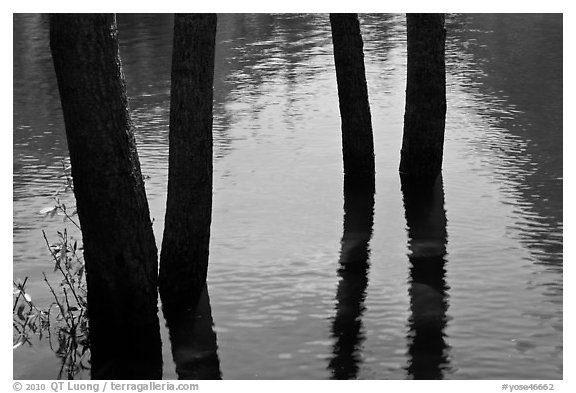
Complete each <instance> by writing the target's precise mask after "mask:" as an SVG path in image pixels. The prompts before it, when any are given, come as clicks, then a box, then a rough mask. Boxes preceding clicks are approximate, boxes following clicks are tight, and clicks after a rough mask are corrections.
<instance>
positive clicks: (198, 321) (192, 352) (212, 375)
mask: <svg viewBox="0 0 576 393" xmlns="http://www.w3.org/2000/svg"><path fill="white" fill-rule="evenodd" d="M187 304H188V303H187ZM190 304H195V306H194V307H192V308H179V307H163V312H164V318H165V319H166V324H167V326H168V331H169V333H170V343H171V344H172V358H173V360H174V363H175V364H176V374H178V379H222V372H221V371H220V359H219V358H218V343H217V340H216V333H215V332H214V329H213V326H214V321H213V320H212V309H211V307H210V297H209V295H208V287H207V286H206V285H205V286H204V289H203V290H202V292H201V294H200V296H199V297H198V298H196V299H193V301H191V302H190Z"/></svg>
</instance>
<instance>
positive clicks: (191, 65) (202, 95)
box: [160, 14, 216, 307]
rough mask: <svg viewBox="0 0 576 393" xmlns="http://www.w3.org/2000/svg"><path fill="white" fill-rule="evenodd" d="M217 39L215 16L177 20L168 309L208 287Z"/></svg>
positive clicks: (165, 249) (165, 268)
mask: <svg viewBox="0 0 576 393" xmlns="http://www.w3.org/2000/svg"><path fill="white" fill-rule="evenodd" d="M215 40H216V15H215V14H182V15H180V14H177V15H176V16H175V20H174V47H173V54H172V90H171V102H170V137H169V145H170V159H169V173H168V199H167V203H166V221H165V224H164V237H163V240H162V252H161V256H160V295H161V298H162V302H163V304H164V307H166V306H167V305H169V306H172V305H188V306H193V303H194V299H197V298H198V296H199V295H200V292H201V291H202V289H203V288H204V284H205V282H206V274H207V270H208V251H209V243H210V223H211V219H212V94H213V92H212V91H213V82H214V51H215Z"/></svg>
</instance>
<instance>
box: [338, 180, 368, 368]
mask: <svg viewBox="0 0 576 393" xmlns="http://www.w3.org/2000/svg"><path fill="white" fill-rule="evenodd" d="M374 190H375V188H374V177H373V176H372V178H371V179H368V180H364V181H359V180H358V179H354V178H352V177H351V176H345V178H344V233H343V235H342V242H341V245H342V246H341V249H340V260H339V262H340V267H339V269H338V275H339V276H340V281H339V283H338V290H337V293H336V302H337V303H336V316H335V317H334V320H333V323H332V337H333V338H334V339H335V342H334V347H333V357H332V358H331V359H330V363H329V365H328V368H329V369H330V371H331V372H332V378H333V379H353V378H356V377H357V375H358V369H359V364H360V362H361V356H360V346H361V344H362V342H363V341H364V339H365V337H364V332H363V331H362V313H363V312H364V299H365V298H366V287H367V286H368V267H369V258H370V250H369V247H368V245H369V242H370V238H371V237H372V227H373V224H374Z"/></svg>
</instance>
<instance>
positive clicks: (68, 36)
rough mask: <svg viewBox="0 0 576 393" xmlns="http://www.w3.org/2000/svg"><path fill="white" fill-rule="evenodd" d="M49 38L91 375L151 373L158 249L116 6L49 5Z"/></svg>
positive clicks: (154, 367)
mask: <svg viewBox="0 0 576 393" xmlns="http://www.w3.org/2000/svg"><path fill="white" fill-rule="evenodd" d="M50 47H51V50H52V57H53V60H54V68H55V70H56V77H57V80H58V88H59V90H60V99H61V102H62V110H63V114H64V123H65V127H66V136H67V139H68V148H69V151H70V161H71V164H72V177H73V179H74V195H75V196H76V203H77V209H78V216H79V220H80V223H81V226H82V237H83V243H84V260H85V263H86V272H87V284H88V313H89V318H90V347H91V356H92V360H91V362H92V377H93V378H106V379H135V378H145V379H154V378H158V377H160V376H161V373H162V368H161V366H162V357H161V356H162V354H161V342H160V333H159V323H158V316H157V311H158V308H157V300H158V295H157V277H158V262H157V258H158V257H157V249H156V244H155V241H154V234H153V232H152V223H151V221H150V216H149V210H148V202H147V200H146V194H145V190H144V182H143V180H142V174H141V172H140V163H139V161H138V154H137V152H136V145H135V140H134V134H133V127H132V123H131V120H130V115H129V112H128V104H127V98H126V88H125V82H124V76H123V73H122V66H121V63H120V56H119V49H118V39H117V28H116V20H115V16H114V15H113V14H81V15H73V14H54V15H51V17H50Z"/></svg>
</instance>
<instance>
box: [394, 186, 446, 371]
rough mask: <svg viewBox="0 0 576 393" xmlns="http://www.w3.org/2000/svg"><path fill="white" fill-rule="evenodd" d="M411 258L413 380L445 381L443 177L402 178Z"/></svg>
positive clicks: (410, 334) (409, 256) (411, 352)
mask: <svg viewBox="0 0 576 393" xmlns="http://www.w3.org/2000/svg"><path fill="white" fill-rule="evenodd" d="M402 194H403V196H404V209H405V213H406V225H407V227H408V251H409V255H408V259H409V260H410V280H409V285H410V286H409V289H408V293H409V295H410V311H411V315H410V319H409V326H410V332H409V335H408V338H409V348H408V354H409V356H410V358H409V360H408V361H409V365H408V367H407V370H408V374H409V375H410V376H411V377H413V378H414V379H442V378H443V377H444V371H445V370H446V369H447V368H448V361H449V359H448V345H447V343H446V341H445V336H446V334H445V332H444V331H445V329H446V321H447V315H446V311H447V310H448V294H447V291H448V286H447V284H446V280H445V275H446V269H445V264H446V243H447V233H446V211H445V210H444V187H443V184H442V176H441V175H440V176H438V178H437V179H436V183H435V184H434V186H433V187H432V188H428V187H421V186H420V185H419V184H413V183H412V184H411V182H410V181H409V179H407V178H404V177H403V178H402Z"/></svg>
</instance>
